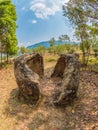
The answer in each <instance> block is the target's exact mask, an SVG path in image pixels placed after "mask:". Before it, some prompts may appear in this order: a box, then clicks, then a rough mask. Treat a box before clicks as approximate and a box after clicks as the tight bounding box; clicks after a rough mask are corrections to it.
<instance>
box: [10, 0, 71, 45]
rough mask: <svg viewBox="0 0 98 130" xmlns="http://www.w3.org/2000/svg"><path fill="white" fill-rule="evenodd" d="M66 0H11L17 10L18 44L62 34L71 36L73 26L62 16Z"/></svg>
mask: <svg viewBox="0 0 98 130" xmlns="http://www.w3.org/2000/svg"><path fill="white" fill-rule="evenodd" d="M67 1H68V0H12V2H13V4H15V6H16V11H17V25H18V28H17V31H16V34H17V38H18V43H19V45H20V46H21V45H23V46H28V45H32V44H35V43H38V42H41V41H47V40H49V39H50V38H52V37H55V39H58V37H59V36H60V35H62V34H68V35H69V36H70V37H71V38H73V36H72V35H73V28H72V26H71V24H70V23H69V22H68V20H67V19H66V18H65V17H64V16H63V12H62V5H63V4H64V3H65V2H67Z"/></svg>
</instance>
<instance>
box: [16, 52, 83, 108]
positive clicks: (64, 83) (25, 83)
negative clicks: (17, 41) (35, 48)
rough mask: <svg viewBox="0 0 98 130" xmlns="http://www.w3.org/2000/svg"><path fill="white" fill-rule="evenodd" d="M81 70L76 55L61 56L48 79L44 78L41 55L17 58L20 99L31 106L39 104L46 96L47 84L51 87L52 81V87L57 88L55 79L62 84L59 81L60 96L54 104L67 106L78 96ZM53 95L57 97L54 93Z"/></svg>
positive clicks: (26, 55)
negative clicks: (42, 97)
mask: <svg viewBox="0 0 98 130" xmlns="http://www.w3.org/2000/svg"><path fill="white" fill-rule="evenodd" d="M79 70H80V69H79V62H78V57H77V55H76V54H66V55H61V56H60V58H59V59H58V61H57V64H56V66H55V67H54V70H53V72H52V74H51V75H50V77H48V78H47V77H45V76H44V64H43V57H42V56H41V55H39V54H25V55H22V56H20V57H18V58H16V60H15V62H14V73H15V77H16V82H17V84H18V86H19V97H20V98H23V99H24V100H25V101H27V102H29V103H31V104H34V103H37V102H38V100H39V99H40V97H41V95H45V94H44V89H45V86H46V85H47V84H48V86H49V83H50V86H51V81H52V85H53V86H55V88H56V82H55V83H54V82H53V81H54V80H53V79H55V78H56V79H57V78H59V82H60V83H59V82H58V81H57V85H58V86H59V90H58V95H57V97H56V99H55V101H54V102H53V103H54V104H55V105H60V106H61V105H66V104H68V103H70V102H72V101H73V100H74V98H76V96H77V91H78V86H79V72H80V71H79ZM48 80H49V81H48ZM44 82H45V83H44ZM53 90H54V89H53ZM53 94H54V95H55V93H54V92H53ZM50 95H51V94H50ZM55 96H56V95H55ZM51 100H53V99H51Z"/></svg>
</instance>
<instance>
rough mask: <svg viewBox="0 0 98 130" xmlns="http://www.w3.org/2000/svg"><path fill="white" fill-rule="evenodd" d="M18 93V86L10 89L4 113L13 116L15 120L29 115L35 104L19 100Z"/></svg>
mask: <svg viewBox="0 0 98 130" xmlns="http://www.w3.org/2000/svg"><path fill="white" fill-rule="evenodd" d="M18 95H19V91H18V88H16V89H13V90H12V91H11V93H10V98H9V99H8V102H7V104H6V106H5V111H4V114H6V115H7V116H10V117H13V116H15V117H16V119H17V120H24V119H26V118H28V117H29V113H31V112H32V111H33V110H35V106H33V105H29V104H26V103H25V102H24V101H20V100H19V99H18Z"/></svg>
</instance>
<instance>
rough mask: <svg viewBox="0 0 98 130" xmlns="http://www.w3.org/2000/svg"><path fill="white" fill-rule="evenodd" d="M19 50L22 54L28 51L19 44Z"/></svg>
mask: <svg viewBox="0 0 98 130" xmlns="http://www.w3.org/2000/svg"><path fill="white" fill-rule="evenodd" d="M20 51H21V53H22V54H25V53H27V52H28V49H27V48H26V47H24V46H21V47H20Z"/></svg>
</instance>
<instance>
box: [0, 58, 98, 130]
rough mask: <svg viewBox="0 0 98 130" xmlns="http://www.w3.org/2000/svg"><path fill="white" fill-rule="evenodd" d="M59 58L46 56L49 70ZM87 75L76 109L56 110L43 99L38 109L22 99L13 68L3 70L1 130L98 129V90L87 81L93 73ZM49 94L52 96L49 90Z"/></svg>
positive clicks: (1, 79)
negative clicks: (18, 96)
mask: <svg viewBox="0 0 98 130" xmlns="http://www.w3.org/2000/svg"><path fill="white" fill-rule="evenodd" d="M57 58H58V56H57V55H56V56H55V55H47V56H45V58H44V59H45V68H50V67H53V66H54V65H55V64H56V59H57ZM84 76H85V77H84V79H83V81H82V82H81V86H80V87H79V98H78V99H77V100H76V101H75V103H74V106H68V107H66V108H56V107H54V106H53V105H51V104H49V102H48V103H47V102H45V98H43V100H42V101H41V102H40V103H39V105H38V106H36V107H34V106H31V105H27V104H26V103H25V102H22V101H21V102H20V101H19V100H18V98H17V95H18V86H17V84H16V81H15V77H14V70H13V65H8V66H7V67H6V68H5V67H4V68H2V69H1V70H0V130H74V129H75V130H80V129H84V130H85V129H88V130H92V129H93V127H95V129H96V130H97V128H98V127H97V126H98V122H97V111H98V110H97V102H98V93H97V92H98V89H97V88H96V87H95V86H94V87H93V85H92V86H91V85H90V84H88V83H86V82H85V80H86V78H87V77H88V78H89V74H88V75H86V74H84ZM49 82H51V81H50V80H49ZM49 85H50V86H49ZM49 85H48V83H47V82H46V84H45V89H46V88H47V87H48V88H49V87H51V84H49ZM92 90H93V91H92ZM46 91H47V93H48V92H49V89H46ZM47 97H48V95H47ZM49 100H50V99H49ZM49 100H48V101H49ZM73 110H74V111H73ZM95 119H96V120H95Z"/></svg>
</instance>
